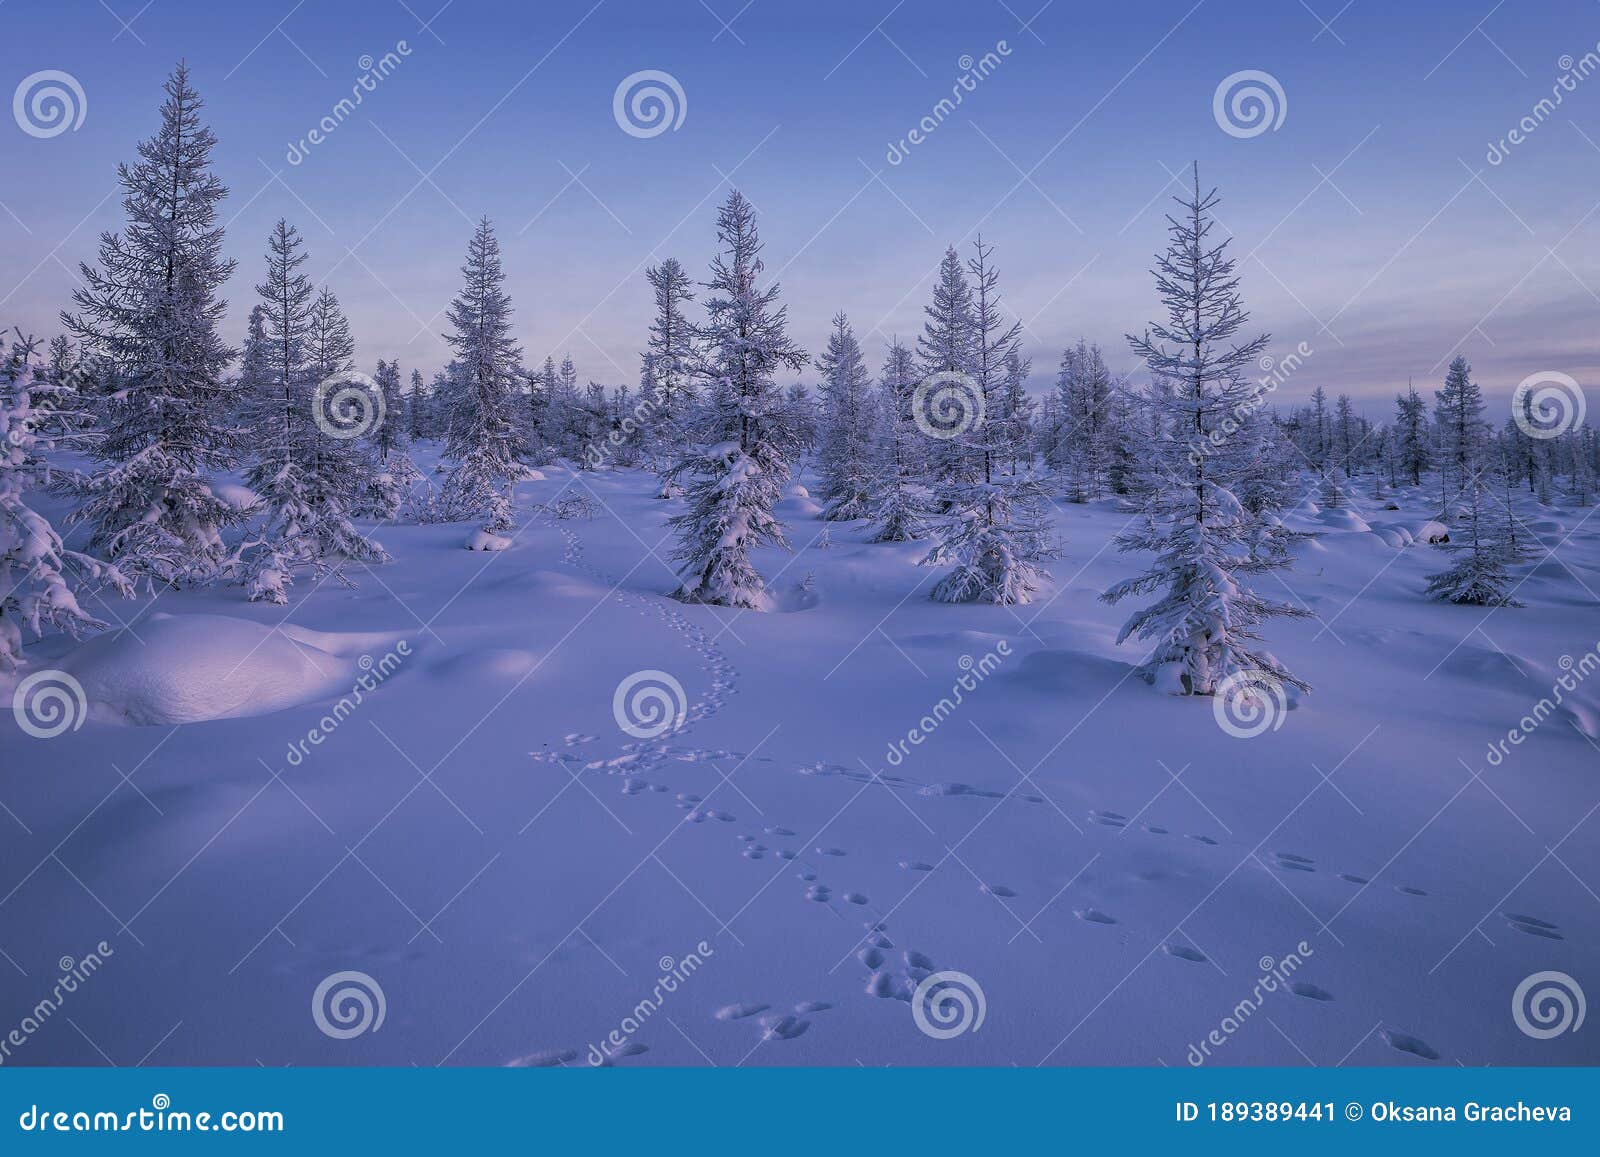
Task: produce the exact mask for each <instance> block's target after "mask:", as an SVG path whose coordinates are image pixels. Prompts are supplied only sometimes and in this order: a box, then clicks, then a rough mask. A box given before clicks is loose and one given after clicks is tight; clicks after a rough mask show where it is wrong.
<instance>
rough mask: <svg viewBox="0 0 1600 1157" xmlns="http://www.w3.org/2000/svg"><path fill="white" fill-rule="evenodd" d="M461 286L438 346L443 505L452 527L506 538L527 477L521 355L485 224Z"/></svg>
mask: <svg viewBox="0 0 1600 1157" xmlns="http://www.w3.org/2000/svg"><path fill="white" fill-rule="evenodd" d="M461 275H462V278H463V279H464V281H465V284H464V285H463V286H462V289H461V293H460V294H459V295H458V296H457V297H456V299H455V300H454V301H452V302H451V303H450V309H449V313H448V317H449V320H450V332H449V333H447V334H446V335H445V340H446V341H447V342H449V343H450V348H451V349H453V350H454V351H455V354H456V380H455V381H453V382H452V383H451V390H452V392H451V396H450V398H449V400H448V403H447V410H446V416H445V456H446V457H447V458H449V459H450V462H451V465H450V469H449V474H448V475H447V477H446V479H445V484H444V497H443V501H444V505H445V508H446V509H447V510H448V511H450V514H451V517H453V518H455V519H458V520H466V519H482V521H483V529H485V530H487V531H489V532H490V533H497V532H500V531H506V530H510V529H511V528H512V526H513V521H512V501H511V490H512V487H513V486H515V485H516V483H517V482H519V481H521V480H522V479H524V478H528V477H530V471H529V470H528V468H527V467H525V466H524V465H523V464H522V463H521V461H520V460H519V457H518V455H519V452H520V450H521V446H520V439H519V436H518V430H519V423H518V421H517V416H516V413H515V411H514V406H515V404H516V390H517V386H516V383H517V380H518V378H519V376H520V369H519V362H520V361H521V358H522V350H521V348H520V347H518V345H517V343H516V341H515V340H514V339H513V338H512V336H511V298H510V297H509V296H507V294H506V291H505V280H506V277H505V270H504V269H503V268H502V267H501V264H500V242H499V240H498V239H496V237H495V235H494V228H493V227H492V226H491V225H490V224H489V219H488V218H487V217H485V218H483V219H482V220H481V221H479V222H478V227H477V230H476V231H475V232H474V233H473V235H472V241H471V242H470V243H469V244H468V246H467V260H466V263H465V264H464V265H463V266H462V267H461Z"/></svg>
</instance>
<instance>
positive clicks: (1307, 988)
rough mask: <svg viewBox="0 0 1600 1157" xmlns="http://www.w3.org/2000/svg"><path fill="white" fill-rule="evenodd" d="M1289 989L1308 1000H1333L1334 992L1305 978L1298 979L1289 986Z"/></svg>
mask: <svg viewBox="0 0 1600 1157" xmlns="http://www.w3.org/2000/svg"><path fill="white" fill-rule="evenodd" d="M1289 991H1290V992H1292V993H1294V994H1295V995H1296V996H1303V997H1305V998H1306V999H1307V1000H1332V999H1333V993H1331V992H1329V991H1328V990H1327V989H1326V988H1318V987H1317V986H1316V985H1315V984H1312V983H1310V982H1309V981H1305V980H1297V981H1295V982H1294V983H1293V984H1291V985H1290V986H1289Z"/></svg>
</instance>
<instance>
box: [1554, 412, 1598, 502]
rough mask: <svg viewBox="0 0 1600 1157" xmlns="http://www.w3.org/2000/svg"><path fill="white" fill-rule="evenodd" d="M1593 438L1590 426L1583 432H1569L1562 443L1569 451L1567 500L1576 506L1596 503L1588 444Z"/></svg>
mask: <svg viewBox="0 0 1600 1157" xmlns="http://www.w3.org/2000/svg"><path fill="white" fill-rule="evenodd" d="M1591 437H1592V433H1591V431H1590V430H1589V427H1588V426H1584V427H1582V428H1581V430H1568V431H1567V432H1566V433H1565V434H1564V435H1562V438H1561V442H1562V445H1563V446H1564V447H1565V448H1566V451H1567V463H1568V469H1567V499H1568V500H1569V501H1570V502H1571V503H1572V504H1573V505H1574V506H1579V507H1582V506H1588V505H1590V504H1592V503H1593V502H1594V465H1593V462H1592V460H1591V458H1590V455H1589V453H1588V450H1587V446H1586V442H1587V441H1588V439H1590V438H1591Z"/></svg>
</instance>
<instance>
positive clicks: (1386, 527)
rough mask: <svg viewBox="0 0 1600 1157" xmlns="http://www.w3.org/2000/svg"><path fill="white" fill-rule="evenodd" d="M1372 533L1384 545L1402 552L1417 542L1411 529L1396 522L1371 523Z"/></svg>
mask: <svg viewBox="0 0 1600 1157" xmlns="http://www.w3.org/2000/svg"><path fill="white" fill-rule="evenodd" d="M1372 533H1373V534H1375V535H1377V536H1378V537H1379V538H1380V539H1382V540H1383V542H1384V543H1385V544H1386V545H1388V546H1392V547H1394V548H1395V549H1397V550H1403V549H1405V548H1406V547H1408V546H1410V545H1411V544H1412V543H1414V542H1416V541H1417V539H1416V535H1415V533H1414V532H1413V531H1412V529H1411V528H1410V527H1409V526H1403V525H1401V524H1400V523H1398V522H1374V523H1372Z"/></svg>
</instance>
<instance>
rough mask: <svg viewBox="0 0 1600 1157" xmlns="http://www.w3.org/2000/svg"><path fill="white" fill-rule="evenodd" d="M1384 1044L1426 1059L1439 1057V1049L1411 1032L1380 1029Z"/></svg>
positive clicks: (1430, 1059)
mask: <svg viewBox="0 0 1600 1157" xmlns="http://www.w3.org/2000/svg"><path fill="white" fill-rule="evenodd" d="M1378 1032H1379V1035H1381V1036H1382V1037H1383V1042H1384V1044H1386V1045H1388V1046H1389V1047H1390V1048H1392V1049H1397V1050H1399V1051H1400V1052H1403V1053H1410V1054H1411V1055H1412V1056H1414V1057H1421V1058H1422V1059H1423V1060H1425V1061H1436V1060H1438V1059H1439V1053H1438V1051H1437V1050H1436V1049H1435V1048H1434V1047H1433V1046H1432V1045H1430V1044H1429V1043H1428V1042H1427V1041H1425V1040H1423V1039H1422V1038H1421V1037H1416V1036H1412V1035H1411V1034H1410V1033H1404V1032H1396V1031H1394V1030H1392V1029H1387V1028H1385V1029H1379V1030H1378Z"/></svg>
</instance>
